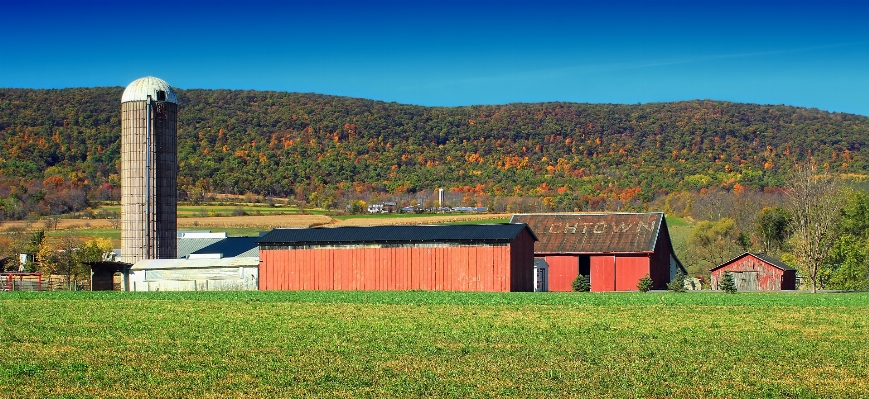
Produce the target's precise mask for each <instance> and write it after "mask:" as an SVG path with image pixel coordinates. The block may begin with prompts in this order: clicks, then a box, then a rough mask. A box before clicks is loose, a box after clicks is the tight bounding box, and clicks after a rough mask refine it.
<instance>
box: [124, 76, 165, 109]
mask: <svg viewBox="0 0 869 399" xmlns="http://www.w3.org/2000/svg"><path fill="white" fill-rule="evenodd" d="M158 91H162V92H164V93H165V94H166V99H165V100H162V99H159V98H158V96H157V92H158ZM148 96H151V99H152V100H154V101H158V100H160V101H166V102H170V103H175V104H178V98H176V97H175V90H172V87H170V86H169V83H166V81H165V80H163V79H159V78H155V77H153V76H146V77H144V78H139V79H136V80H134V81H133V83H130V84H129V85H127V89H126V90H124V95H123V96H121V102H122V103H125V102H128V101H145V100H147V99H148Z"/></svg>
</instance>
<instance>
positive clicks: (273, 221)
mask: <svg viewBox="0 0 869 399" xmlns="http://www.w3.org/2000/svg"><path fill="white" fill-rule="evenodd" d="M510 216H511V215H510V214H485V215H443V216H420V217H408V218H353V219H347V220H337V219H333V218H331V217H329V216H324V215H274V216H223V217H193V218H179V219H178V227H179V228H190V227H267V228H276V227H317V226H331V227H337V226H384V225H416V224H437V223H449V222H465V221H481V222H485V221H486V220H492V219H504V218H509V217H510ZM116 223H117V222H116ZM24 227H29V228H31V229H35V228H46V227H47V226H46V221H44V220H41V221H36V222H25V221H16V222H3V224H2V225H0V231H4V230H13V229H20V228H24ZM85 228H89V229H111V228H113V226H112V222H111V221H109V220H105V219H59V220H58V221H57V229H58V230H71V229H85ZM114 228H117V227H114Z"/></svg>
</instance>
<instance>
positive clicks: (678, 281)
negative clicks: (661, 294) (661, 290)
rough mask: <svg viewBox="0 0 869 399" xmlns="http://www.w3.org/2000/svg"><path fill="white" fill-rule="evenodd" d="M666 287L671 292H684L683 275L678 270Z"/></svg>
mask: <svg viewBox="0 0 869 399" xmlns="http://www.w3.org/2000/svg"><path fill="white" fill-rule="evenodd" d="M667 289H668V290H670V291H673V292H685V275H684V274H682V272H681V271H680V272H679V273H676V277H673V281H670V284H667Z"/></svg>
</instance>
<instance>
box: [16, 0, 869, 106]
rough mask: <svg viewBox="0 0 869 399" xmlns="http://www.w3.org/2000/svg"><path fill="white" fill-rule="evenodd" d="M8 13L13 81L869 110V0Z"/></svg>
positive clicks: (48, 6) (423, 101) (283, 5)
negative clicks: (143, 81) (150, 80)
mask: <svg viewBox="0 0 869 399" xmlns="http://www.w3.org/2000/svg"><path fill="white" fill-rule="evenodd" d="M866 3H869V2H866ZM0 27H2V29H3V37H2V39H0V87H25V88H63V87H91V86H126V85H127V84H128V83H130V82H131V81H133V80H135V79H137V78H140V77H143V76H149V75H150V76H156V77H159V78H162V79H164V80H166V81H167V82H169V84H170V85H172V86H174V87H179V88H183V89H190V88H208V89H218V88H225V89H255V90H278V91H291V92H315V93H323V94H333V95H340V96H352V97H362V98H370V99H375V100H383V101H395V102H399V103H407V104H419V105H430V106H455V105H471V104H506V103H512V102H538V101H570V102H585V103H628V104H635V103H646V102H661V101H679V100H693V99H712V100H724V101H735V102H747V103H759V104H786V105H794V106H800V107H809V108H819V109H822V110H827V111H833V112H848V113H856V114H861V115H866V116H869V5H867V4H864V2H858V1H850V2H843V1H839V2H836V1H823V2H822V1H800V0H794V1H767V2H763V1H754V2H743V1H716V2H704V1H664V2H661V1H657V2H656V1H606V2H604V1H600V2H582V1H573V2H571V1H545V0H544V1H534V2H531V1H527V2H520V1H376V2H365V1H357V2H345V1H314V0H309V1H262V0H259V1H257V0H253V1H223V0H217V1H183V0H175V1H142V2H126V1H117V0H114V1H87V0H84V1H63V2H46V1H38V0H30V1H18V0H0Z"/></svg>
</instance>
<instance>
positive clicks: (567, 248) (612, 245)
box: [511, 212, 665, 254]
mask: <svg viewBox="0 0 869 399" xmlns="http://www.w3.org/2000/svg"><path fill="white" fill-rule="evenodd" d="M511 222H512V223H527V224H528V226H529V227H531V230H533V231H534V233H535V234H536V235H537V238H539V239H540V241H539V242H537V243H536V244H535V246H534V253H537V254H543V253H552V254H555V253H562V254H564V253H575V254H594V253H652V252H655V243H656V242H657V240H658V234H659V232H660V231H661V225H662V224H663V223H665V221H664V214H663V213H660V212H653V213H600V214H593V213H578V214H524V215H514V216H513V219H512V220H511Z"/></svg>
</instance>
